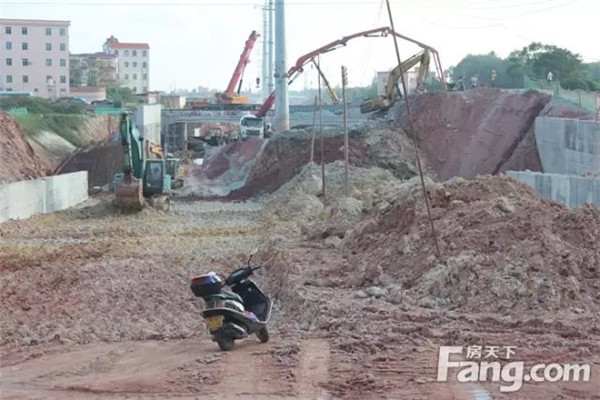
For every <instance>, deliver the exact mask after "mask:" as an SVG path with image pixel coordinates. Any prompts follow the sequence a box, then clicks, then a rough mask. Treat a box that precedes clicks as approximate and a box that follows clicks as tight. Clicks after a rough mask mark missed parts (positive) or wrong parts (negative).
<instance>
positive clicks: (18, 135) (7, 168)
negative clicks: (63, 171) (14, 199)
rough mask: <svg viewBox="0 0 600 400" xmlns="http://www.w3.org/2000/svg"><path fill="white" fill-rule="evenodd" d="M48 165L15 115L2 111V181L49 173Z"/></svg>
mask: <svg viewBox="0 0 600 400" xmlns="http://www.w3.org/2000/svg"><path fill="white" fill-rule="evenodd" d="M48 173H49V171H48V170H47V166H46V165H45V164H44V162H43V161H42V160H41V159H40V157H39V156H38V155H37V154H36V153H35V151H34V149H33V148H32V147H31V145H30V144H29V143H28V142H27V140H26V139H25V136H24V134H23V131H22V130H21V128H20V127H19V125H18V124H17V122H16V121H15V119H14V118H13V117H11V116H10V115H8V114H5V113H1V112H0V183H7V182H14V181H20V180H25V179H32V178H38V177H40V176H44V175H47V174H48Z"/></svg>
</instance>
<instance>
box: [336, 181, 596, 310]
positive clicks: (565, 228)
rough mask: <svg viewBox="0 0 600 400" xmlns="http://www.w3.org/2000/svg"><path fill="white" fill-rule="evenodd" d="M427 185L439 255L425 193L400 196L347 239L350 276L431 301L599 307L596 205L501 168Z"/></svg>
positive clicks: (484, 306)
mask: <svg viewBox="0 0 600 400" xmlns="http://www.w3.org/2000/svg"><path fill="white" fill-rule="evenodd" d="M407 184H408V183H407ZM428 192H429V196H430V197H431V203H432V215H433V218H434V222H435V228H436V233H437V237H438V241H439V244H440V247H441V251H442V259H438V258H437V257H436V255H435V249H434V242H433V236H432V232H431V229H430V226H429V222H428V219H427V215H426V210H425V207H424V204H423V203H424V202H423V201H422V200H421V199H420V198H419V196H410V195H407V196H404V197H402V196H400V197H399V198H398V200H397V201H396V202H394V203H393V204H392V205H391V206H390V207H389V208H387V209H385V210H382V211H379V212H377V213H376V214H375V215H372V216H369V217H368V218H366V219H364V220H363V221H362V222H361V223H360V224H359V225H358V226H357V227H356V228H355V229H354V230H353V231H352V232H351V233H350V234H349V235H348V237H347V238H346V239H345V243H344V245H345V248H346V249H347V250H348V251H351V252H352V253H353V254H354V256H353V257H352V260H351V262H348V263H347V264H346V265H347V266H346V273H348V274H352V275H353V276H356V279H355V280H354V282H352V285H353V286H356V287H369V286H379V285H386V284H388V283H389V282H394V284H395V285H399V287H401V288H402V292H403V296H404V298H405V301H408V302H411V303H412V304H415V305H418V306H422V307H429V308H444V309H460V310H463V311H469V310H470V311H475V310H486V311H487V312H492V313H500V314H518V313H522V312H525V311H530V310H535V311H545V312H558V311H566V312H574V313H597V312H598V310H600V296H599V295H598V293H600V291H599V289H600V279H599V278H600V270H599V266H600V244H599V239H600V211H599V210H598V209H596V208H594V207H583V208H580V209H577V210H571V209H568V208H566V207H564V206H561V205H558V204H556V203H552V202H550V201H548V200H545V199H543V198H541V197H540V196H539V195H538V194H536V193H535V192H534V191H533V190H532V189H530V188H529V187H528V186H526V185H524V184H521V183H518V182H516V181H514V180H511V179H509V178H506V177H503V176H498V177H491V176H484V177H479V178H477V179H474V180H472V181H465V180H463V179H453V180H450V181H448V182H447V183H445V184H435V183H433V182H430V183H429V185H428ZM407 193H409V192H408V191H407ZM357 273H358V274H357Z"/></svg>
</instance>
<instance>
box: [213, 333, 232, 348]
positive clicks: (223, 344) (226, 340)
mask: <svg viewBox="0 0 600 400" xmlns="http://www.w3.org/2000/svg"><path fill="white" fill-rule="evenodd" d="M217 343H218V345H219V347H220V348H221V350H223V351H229V350H231V349H233V345H234V344H235V339H234V338H232V337H229V336H225V335H219V336H217Z"/></svg>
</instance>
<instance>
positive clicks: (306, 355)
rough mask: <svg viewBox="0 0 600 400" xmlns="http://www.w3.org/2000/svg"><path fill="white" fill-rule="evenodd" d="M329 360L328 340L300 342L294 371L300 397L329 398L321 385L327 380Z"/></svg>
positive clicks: (321, 399) (322, 399)
mask: <svg viewBox="0 0 600 400" xmlns="http://www.w3.org/2000/svg"><path fill="white" fill-rule="evenodd" d="M329 361H330V350H329V341H327V340H326V339H313V340H305V341H303V342H302V343H301V344H300V362H299V365H298V369H297V371H296V391H297V392H298V395H299V396H300V398H308V399H320V400H324V399H330V398H331V396H330V395H329V393H328V392H327V390H326V389H325V388H324V387H322V386H321V385H323V384H325V383H327V382H328V381H329Z"/></svg>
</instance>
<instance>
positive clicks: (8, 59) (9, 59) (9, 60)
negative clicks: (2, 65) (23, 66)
mask: <svg viewBox="0 0 600 400" xmlns="http://www.w3.org/2000/svg"><path fill="white" fill-rule="evenodd" d="M6 65H8V66H11V65H12V58H7V59H6Z"/></svg>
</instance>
